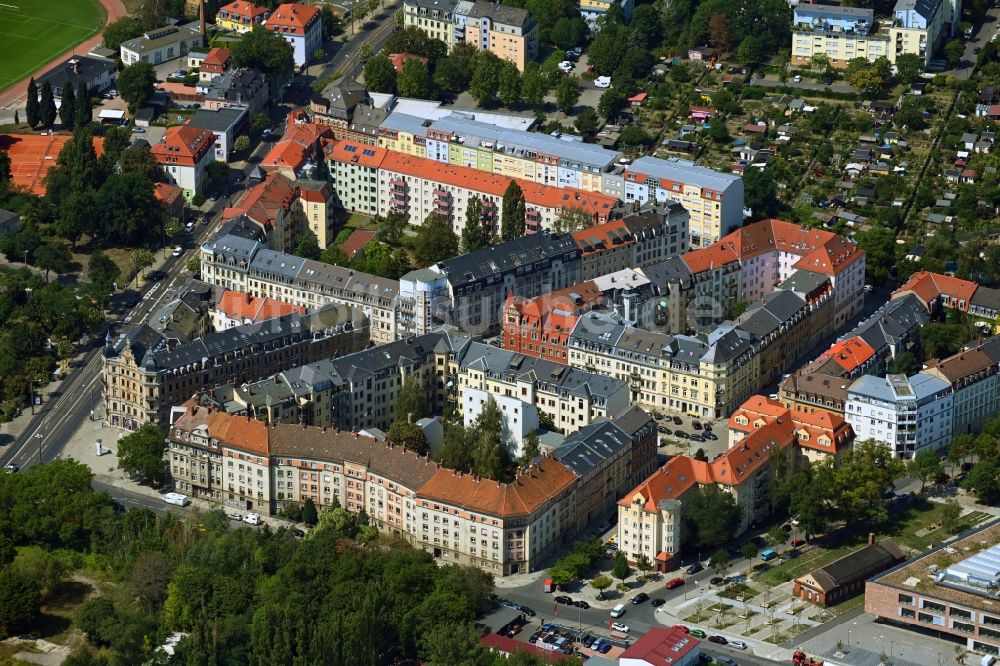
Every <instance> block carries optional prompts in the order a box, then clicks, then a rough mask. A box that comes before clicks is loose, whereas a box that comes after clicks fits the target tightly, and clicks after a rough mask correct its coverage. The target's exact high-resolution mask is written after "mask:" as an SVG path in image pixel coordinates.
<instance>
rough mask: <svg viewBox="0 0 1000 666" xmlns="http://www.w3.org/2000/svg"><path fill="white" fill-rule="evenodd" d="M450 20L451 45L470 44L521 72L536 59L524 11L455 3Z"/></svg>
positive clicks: (534, 27) (531, 24) (533, 33)
mask: <svg viewBox="0 0 1000 666" xmlns="http://www.w3.org/2000/svg"><path fill="white" fill-rule="evenodd" d="M453 17H454V21H455V30H454V33H453V35H454V43H455V44H462V43H464V44H472V45H473V46H475V47H476V50H478V51H489V52H490V53H493V54H494V55H496V56H497V57H499V58H500V59H501V60H507V61H509V62H512V63H514V65H515V66H516V67H517V69H518V71H521V72H523V71H524V68H525V67H526V66H527V65H528V63H529V62H531V61H532V60H534V59H535V58H537V57H538V23H537V22H536V21H535V18H534V17H533V16H532V15H531V12H529V11H528V10H526V9H520V8H518V7H512V6H510V5H501V4H499V3H493V2H487V1H486V0H475V1H474V2H473V1H471V0H459V2H458V4H456V5H455V10H454V12H453ZM404 19H405V15H404ZM404 23H405V20H404Z"/></svg>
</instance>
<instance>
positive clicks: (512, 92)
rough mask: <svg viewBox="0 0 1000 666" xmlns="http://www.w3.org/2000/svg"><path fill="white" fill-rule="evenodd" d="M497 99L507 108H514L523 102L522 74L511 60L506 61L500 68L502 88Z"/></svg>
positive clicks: (498, 91)
mask: <svg viewBox="0 0 1000 666" xmlns="http://www.w3.org/2000/svg"><path fill="white" fill-rule="evenodd" d="M497 97H498V98H499V100H500V102H501V103H502V104H503V105H504V106H507V107H512V106H514V105H515V104H517V103H518V102H520V101H521V72H519V71H518V69H517V66H515V65H514V63H512V62H510V61H509V60H504V63H503V66H502V67H501V68H500V87H499V89H498V90H497Z"/></svg>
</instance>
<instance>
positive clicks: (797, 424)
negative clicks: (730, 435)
mask: <svg viewBox="0 0 1000 666" xmlns="http://www.w3.org/2000/svg"><path fill="white" fill-rule="evenodd" d="M737 416H743V417H745V418H746V420H747V424H746V425H742V424H740V423H737V422H736V417H737ZM779 420H780V421H781V422H782V424H783V425H785V426H787V425H789V424H790V427H791V428H792V429H793V430H794V431H795V433H797V435H796V440H795V441H796V443H797V444H798V446H801V447H804V448H808V449H816V450H817V451H823V452H825V453H836V452H838V451H839V450H840V449H842V448H844V447H845V446H848V445H850V443H851V442H852V441H853V440H854V430H853V429H852V428H851V426H850V425H849V424H848V423H847V421H845V420H844V417H843V416H838V415H835V414H833V413H831V412H827V411H824V410H816V411H815V412H804V411H799V410H797V409H793V410H789V409H787V408H786V407H785V406H784V405H782V404H781V403H780V402H778V401H776V400H771V399H769V398H765V397H764V396H762V395H754V396H750V398H748V399H747V400H746V402H744V403H743V404H742V405H740V406H739V408H738V409H737V410H736V411H734V412H733V414H732V416H730V417H729V422H728V425H729V429H730V430H734V431H738V432H744V433H756V432H759V431H761V430H768V429H771V428H772V427H773V426H775V425H777V422H778V421H779ZM760 421H763V425H760V427H757V425H758V424H759V422H760ZM802 434H804V435H807V437H802V436H801V435H802ZM823 435H826V437H827V439H829V440H830V446H823V445H821V444H820V443H819V439H820V437H821V436H823ZM743 441H744V440H740V443H742V442H743Z"/></svg>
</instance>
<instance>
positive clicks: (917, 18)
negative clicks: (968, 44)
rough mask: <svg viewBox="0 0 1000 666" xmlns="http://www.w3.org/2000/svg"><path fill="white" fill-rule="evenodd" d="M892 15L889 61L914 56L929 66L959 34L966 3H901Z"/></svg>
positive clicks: (915, 0) (953, 0) (912, 0)
mask: <svg viewBox="0 0 1000 666" xmlns="http://www.w3.org/2000/svg"><path fill="white" fill-rule="evenodd" d="M892 14H893V16H892V23H891V25H890V26H889V53H888V54H887V56H888V58H889V61H890V62H896V58H898V57H899V56H901V55H903V54H904V53H914V54H916V55H918V56H920V57H921V58H922V59H923V61H924V64H927V63H929V62H930V61H931V59H932V58H933V57H934V52H935V50H936V49H937V48H938V47H939V46H940V45H941V44H942V43H943V41H944V40H945V39H946V38H947V37H950V36H953V35H955V34H956V31H957V30H958V22H959V21H960V20H961V16H962V0H897V2H896V6H895V7H893V10H892Z"/></svg>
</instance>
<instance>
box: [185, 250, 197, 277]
mask: <svg viewBox="0 0 1000 666" xmlns="http://www.w3.org/2000/svg"><path fill="white" fill-rule="evenodd" d="M184 268H186V269H187V270H188V272H190V273H194V274H195V275H197V274H198V271H200V270H201V259H200V258H198V255H197V254H196V255H195V256H193V257H191V258H190V259H188V260H187V262H186V263H185V264H184Z"/></svg>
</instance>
